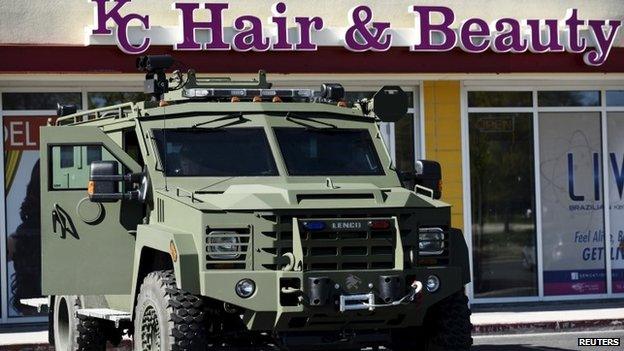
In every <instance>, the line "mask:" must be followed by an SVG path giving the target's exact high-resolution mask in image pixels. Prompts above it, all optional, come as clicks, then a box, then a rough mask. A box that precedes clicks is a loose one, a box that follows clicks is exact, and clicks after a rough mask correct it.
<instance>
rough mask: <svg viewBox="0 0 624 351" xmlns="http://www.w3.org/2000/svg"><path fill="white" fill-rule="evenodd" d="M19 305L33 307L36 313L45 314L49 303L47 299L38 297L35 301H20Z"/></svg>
mask: <svg viewBox="0 0 624 351" xmlns="http://www.w3.org/2000/svg"><path fill="white" fill-rule="evenodd" d="M20 303H21V304H22V305H24V306H30V307H35V308H36V309H37V312H38V313H41V312H47V311H48V307H49V306H48V305H49V303H50V301H49V300H48V298H47V297H39V298H36V299H21V300H20Z"/></svg>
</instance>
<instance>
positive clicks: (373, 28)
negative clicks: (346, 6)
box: [344, 6, 392, 52]
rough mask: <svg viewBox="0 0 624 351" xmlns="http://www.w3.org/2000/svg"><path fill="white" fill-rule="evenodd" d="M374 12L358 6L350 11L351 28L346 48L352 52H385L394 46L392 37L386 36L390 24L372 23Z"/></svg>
mask: <svg viewBox="0 0 624 351" xmlns="http://www.w3.org/2000/svg"><path fill="white" fill-rule="evenodd" d="M372 20H373V10H371V8H370V7H368V6H357V7H354V8H352V9H351V10H350V11H349V23H350V24H351V26H350V27H349V29H347V32H346V33H345V40H344V43H345V46H346V48H347V49H349V50H351V51H358V52H359V51H367V50H373V51H385V50H388V48H390V45H392V36H391V35H390V34H385V32H386V30H388V29H389V28H390V23H384V22H372Z"/></svg>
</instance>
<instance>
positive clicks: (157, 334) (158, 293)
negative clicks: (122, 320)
mask: <svg viewBox="0 0 624 351" xmlns="http://www.w3.org/2000/svg"><path fill="white" fill-rule="evenodd" d="M134 316H135V317H134V349H135V350H137V351H138V350H140V351H145V350H184V351H186V350H204V349H205V347H206V346H205V341H206V332H205V327H204V306H203V301H202V299H201V298H199V297H197V296H194V295H192V294H190V293H187V292H185V291H182V290H180V289H178V288H177V285H176V283H175V275H174V274H173V272H172V271H170V270H168V271H156V272H152V273H150V274H148V275H147V276H146V277H145V279H144V280H143V284H142V285H141V290H140V292H139V295H138V297H137V304H136V309H135V313H134Z"/></svg>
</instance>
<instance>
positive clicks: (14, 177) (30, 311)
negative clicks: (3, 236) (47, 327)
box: [3, 116, 49, 317]
mask: <svg viewBox="0 0 624 351" xmlns="http://www.w3.org/2000/svg"><path fill="white" fill-rule="evenodd" d="M48 118H49V117H35V116H32V117H31V116H4V117H3V127H4V184H5V196H6V226H7V227H6V233H7V260H8V265H7V270H8V274H7V277H8V282H7V283H8V284H7V286H8V287H9V289H8V294H9V296H8V311H9V317H17V316H28V315H36V314H37V311H36V309H34V308H32V307H27V306H23V305H21V304H20V302H19V301H20V299H27V298H35V297H40V295H41V244H40V240H41V225H40V224H41V223H40V221H41V220H40V209H39V208H40V206H39V205H40V201H39V195H40V190H39V127H40V126H43V125H45V124H46V123H47V120H48Z"/></svg>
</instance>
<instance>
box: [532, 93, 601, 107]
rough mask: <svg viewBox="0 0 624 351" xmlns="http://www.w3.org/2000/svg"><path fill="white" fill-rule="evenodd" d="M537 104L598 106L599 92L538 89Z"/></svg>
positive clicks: (545, 105) (547, 105)
mask: <svg viewBox="0 0 624 351" xmlns="http://www.w3.org/2000/svg"><path fill="white" fill-rule="evenodd" d="M537 101H538V104H539V106H543V107H549V106H600V92H599V91H593V90H585V91H540V92H538V93H537Z"/></svg>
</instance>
